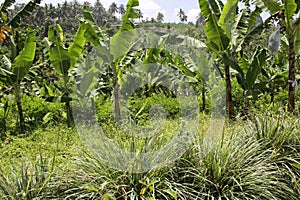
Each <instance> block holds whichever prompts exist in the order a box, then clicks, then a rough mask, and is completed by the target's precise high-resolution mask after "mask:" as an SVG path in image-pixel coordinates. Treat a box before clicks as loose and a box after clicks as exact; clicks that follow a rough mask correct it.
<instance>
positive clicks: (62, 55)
mask: <svg viewBox="0 0 300 200" xmlns="http://www.w3.org/2000/svg"><path fill="white" fill-rule="evenodd" d="M49 58H50V61H51V64H52V66H53V67H54V68H55V71H56V72H57V73H59V74H61V75H67V74H68V70H69V69H70V66H71V60H70V57H69V52H68V50H67V49H66V48H64V47H62V46H60V45H58V44H53V46H52V48H50V56H49Z"/></svg>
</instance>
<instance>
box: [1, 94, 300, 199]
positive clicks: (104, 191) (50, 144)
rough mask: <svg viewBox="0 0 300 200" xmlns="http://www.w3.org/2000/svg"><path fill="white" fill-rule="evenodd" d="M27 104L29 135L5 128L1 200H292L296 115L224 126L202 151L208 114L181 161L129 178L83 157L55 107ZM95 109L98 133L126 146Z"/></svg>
mask: <svg viewBox="0 0 300 200" xmlns="http://www.w3.org/2000/svg"><path fill="white" fill-rule="evenodd" d="M28 98H29V97H28ZM152 101H155V102H157V103H159V99H155V100H151V99H149V103H150V104H151V102H152ZM28 102H30V103H28V105H26V106H25V112H27V113H28V116H35V118H34V119H35V121H33V120H31V119H28V121H29V122H30V123H32V126H31V129H29V131H27V134H26V135H23V136H20V135H17V136H16V135H14V134H12V133H13V129H12V130H10V132H8V133H7V135H6V137H5V139H4V140H3V141H2V142H1V154H0V169H1V171H0V198H1V199H17V200H19V199H243V200H244V199H268V200H269V199H289V200H290V199H295V200H296V199H299V196H300V154H299V151H300V133H299V126H300V124H299V121H298V119H297V118H296V116H291V115H286V114H282V113H281V112H278V113H276V114H272V113H269V114H256V115H252V114H251V113H250V114H249V116H248V118H239V119H236V120H235V121H231V122H226V124H225V128H224V132H223V134H222V137H220V138H219V139H218V140H217V141H216V142H215V143H213V146H212V147H208V146H207V145H205V144H204V143H203V142H202V141H203V140H202V138H203V135H205V134H209V133H207V132H206V131H207V130H208V126H209V115H208V114H201V117H200V123H199V124H198V126H199V128H198V130H199V131H198V133H197V137H195V139H194V141H193V144H192V145H191V146H190V147H189V149H188V150H187V151H186V152H185V153H184V154H183V155H182V156H181V157H180V158H178V159H177V160H176V161H175V162H173V163H171V164H168V165H167V166H164V167H160V168H154V169H152V170H150V171H148V172H144V173H130V172H122V171H119V170H116V169H113V168H110V167H109V166H107V165H105V163H104V162H103V161H102V160H101V159H99V158H98V157H97V156H95V155H94V154H92V153H90V152H89V151H88V150H87V149H86V147H85V145H84V144H83V143H82V141H81V140H80V137H79V135H78V133H77V131H76V128H66V125H65V124H64V122H65V121H64V118H63V117H55V115H56V116H57V115H62V116H63V115H64V114H63V111H62V109H61V106H60V104H49V105H44V107H45V109H44V110H42V111H38V110H36V109H37V108H36V106H34V104H36V102H39V100H38V99H33V100H32V101H28ZM141 102H143V99H141V100H135V102H133V104H132V105H134V103H135V104H138V105H140V104H141ZM162 102H169V103H170V102H171V101H170V100H163V101H162ZM162 104H163V103H162ZM99 105H102V108H103V109H104V110H102V116H104V118H101V116H100V115H99V116H98V118H99V122H100V123H102V125H103V127H104V130H105V131H106V132H107V133H109V135H110V137H111V138H113V139H114V140H116V141H118V142H119V143H120V144H121V145H122V144H123V145H124V146H126V145H128V144H129V143H130V140H129V141H128V140H124V139H123V138H122V137H123V136H124V135H123V134H124V133H123V132H122V131H119V130H118V129H117V127H116V125H115V124H114V123H113V122H112V121H109V120H108V121H106V123H105V120H107V119H108V117H107V116H110V114H111V110H110V109H109V108H108V107H105V106H104V105H105V103H100V102H99ZM170 105H171V106H170V107H169V110H170V111H168V112H172V110H175V111H176V109H177V108H176V106H177V104H176V103H173V104H172V102H171V103H170ZM172 105H173V106H172ZM47 106H48V107H47ZM147 106H148V105H147ZM147 106H146V107H145V111H144V112H142V114H141V115H142V116H144V115H146V113H147V112H148V108H147ZM26 110H27V111H26ZM105 110H106V111H105ZM175 111H174V112H175ZM30 112H31V113H33V114H32V115H31V114H30ZM105 112H106V114H103V113H105ZM173 115H174V114H173ZM45 116H46V117H45ZM51 116H53V117H52V118H51ZM105 116H106V117H105ZM110 117H111V116H110ZM146 118H147V117H146ZM176 118H177V119H178V117H175V118H168V119H167V122H166V123H165V126H164V127H163V128H162V130H161V131H160V133H159V134H160V140H157V141H156V142H157V143H155V142H154V143H153V144H154V145H156V148H160V147H161V146H159V145H161V143H159V142H158V141H161V140H163V139H166V140H167V139H168V137H171V134H170V133H171V132H173V131H174V127H176V126H177V125H178V120H176ZM59 119H61V120H60V121H58V120H59ZM141 119H142V118H140V120H141ZM10 121H12V122H13V116H11V119H10ZM195 126H197V124H195ZM9 127H10V126H9ZM29 128H30V127H29ZM135 142H136V144H139V145H140V146H139V147H136V149H138V148H142V147H143V145H146V144H145V143H143V142H140V143H139V142H137V141H135ZM111 159H114V158H111Z"/></svg>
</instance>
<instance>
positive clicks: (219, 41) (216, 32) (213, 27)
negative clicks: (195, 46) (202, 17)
mask: <svg viewBox="0 0 300 200" xmlns="http://www.w3.org/2000/svg"><path fill="white" fill-rule="evenodd" d="M205 30H206V36H207V39H208V40H209V41H211V42H213V43H214V44H216V45H217V46H218V50H219V51H223V50H225V49H227V47H228V45H229V38H228V37H227V36H226V35H225V33H224V31H223V30H222V29H221V27H220V26H219V25H218V22H217V19H216V17H215V16H214V15H212V14H210V15H209V17H208V20H207V21H206V27H205Z"/></svg>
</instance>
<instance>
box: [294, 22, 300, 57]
mask: <svg viewBox="0 0 300 200" xmlns="http://www.w3.org/2000/svg"><path fill="white" fill-rule="evenodd" d="M295 31H296V33H295V51H296V52H297V53H299V51H300V26H297V27H296V30H295Z"/></svg>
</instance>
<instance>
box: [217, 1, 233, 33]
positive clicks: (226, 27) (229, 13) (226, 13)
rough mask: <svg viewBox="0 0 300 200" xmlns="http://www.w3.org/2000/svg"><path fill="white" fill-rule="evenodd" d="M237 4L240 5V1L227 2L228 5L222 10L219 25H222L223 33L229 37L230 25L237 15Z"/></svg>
mask: <svg viewBox="0 0 300 200" xmlns="http://www.w3.org/2000/svg"><path fill="white" fill-rule="evenodd" d="M237 3H238V0H227V1H226V4H225V6H224V8H223V10H222V13H221V16H220V19H219V21H218V23H219V24H220V26H221V28H222V29H223V31H224V32H225V33H226V34H227V36H229V37H231V33H230V32H231V27H230V24H231V22H232V21H233V19H234V17H235V15H236V9H237Z"/></svg>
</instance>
